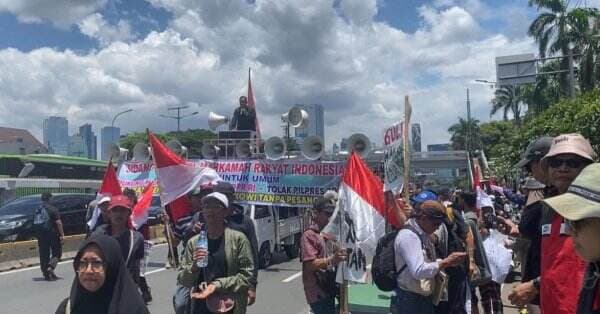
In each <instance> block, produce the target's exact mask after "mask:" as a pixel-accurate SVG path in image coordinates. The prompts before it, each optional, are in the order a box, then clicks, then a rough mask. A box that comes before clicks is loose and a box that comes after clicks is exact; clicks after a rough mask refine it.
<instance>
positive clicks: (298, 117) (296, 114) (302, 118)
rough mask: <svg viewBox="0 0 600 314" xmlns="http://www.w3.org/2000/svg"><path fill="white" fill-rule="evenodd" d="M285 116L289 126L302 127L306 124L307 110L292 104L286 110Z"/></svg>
mask: <svg viewBox="0 0 600 314" xmlns="http://www.w3.org/2000/svg"><path fill="white" fill-rule="evenodd" d="M287 118H288V121H289V122H290V126H292V127H294V128H304V127H306V126H307V125H308V112H306V111H305V110H303V109H302V108H300V107H298V106H294V107H292V109H290V111H288V116H287Z"/></svg>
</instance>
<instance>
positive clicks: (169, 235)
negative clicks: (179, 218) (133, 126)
mask: <svg viewBox="0 0 600 314" xmlns="http://www.w3.org/2000/svg"><path fill="white" fill-rule="evenodd" d="M146 136H147V137H148V145H150V147H152V146H151V144H150V129H146ZM150 154H151V155H152V162H153V163H154V167H156V158H154V149H150ZM156 179H157V181H158V176H157V177H156ZM157 184H158V182H157ZM159 189H160V186H159ZM158 197H160V204H161V205H162V204H163V199H162V194H161V193H158ZM163 215H167V217H169V220H168V222H167V224H166V225H165V231H166V232H167V246H168V247H169V253H170V254H171V258H173V259H174V262H175V265H174V266H175V267H179V261H178V260H175V256H176V255H177V254H175V248H174V247H173V238H172V233H171V224H172V223H174V222H172V221H171V217H170V216H169V214H168V213H167V209H166V208H163Z"/></svg>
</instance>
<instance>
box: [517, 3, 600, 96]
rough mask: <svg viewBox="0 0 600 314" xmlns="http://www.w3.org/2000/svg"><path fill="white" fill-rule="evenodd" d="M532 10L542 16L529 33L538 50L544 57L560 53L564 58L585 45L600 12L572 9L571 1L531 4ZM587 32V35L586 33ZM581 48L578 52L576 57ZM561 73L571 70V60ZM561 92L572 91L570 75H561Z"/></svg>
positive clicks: (535, 21)
mask: <svg viewBox="0 0 600 314" xmlns="http://www.w3.org/2000/svg"><path fill="white" fill-rule="evenodd" d="M529 5H530V6H535V7H537V10H538V11H541V13H540V15H538V16H537V18H536V19H535V20H534V21H533V22H532V23H531V25H530V26H529V30H528V33H529V35H530V36H532V37H533V38H534V39H535V41H536V42H537V43H538V46H539V53H540V56H541V57H545V56H546V55H555V54H557V53H559V52H560V54H561V55H562V56H568V55H569V45H570V44H573V45H574V46H575V47H577V44H581V43H582V42H585V41H586V39H585V34H586V32H587V27H589V24H590V21H591V20H593V19H592V18H593V17H594V16H595V15H596V13H597V10H595V9H590V8H572V9H570V8H569V1H565V0H529ZM584 30H585V31H584ZM579 49H580V48H579V47H578V48H576V49H575V51H574V53H576V52H577V51H578V50H579ZM560 63H561V69H568V60H567V58H563V59H562V60H561V62H560ZM560 85H561V91H562V93H563V94H564V95H566V94H567V91H568V90H569V81H568V75H567V73H561V74H560Z"/></svg>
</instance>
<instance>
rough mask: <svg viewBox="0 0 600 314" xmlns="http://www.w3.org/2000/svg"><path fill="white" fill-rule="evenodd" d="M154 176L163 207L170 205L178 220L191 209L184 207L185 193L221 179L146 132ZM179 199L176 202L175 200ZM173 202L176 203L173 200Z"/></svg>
mask: <svg viewBox="0 0 600 314" xmlns="http://www.w3.org/2000/svg"><path fill="white" fill-rule="evenodd" d="M148 137H149V140H150V146H151V147H152V155H153V160H154V165H155V167H156V177H157V181H158V186H159V188H160V196H161V203H162V206H166V205H168V204H171V203H173V204H171V206H170V208H171V215H172V216H173V220H174V221H177V219H179V218H180V217H182V216H184V215H186V214H187V213H189V211H190V207H189V206H186V205H187V204H189V203H188V202H187V193H188V192H190V191H191V190H193V189H194V188H195V187H197V186H201V185H212V184H216V183H217V182H218V181H221V178H220V177H219V174H218V173H217V172H216V171H215V170H214V169H212V168H208V167H203V168H197V167H194V165H192V164H188V163H187V162H186V161H185V160H184V159H183V158H181V157H180V156H179V155H177V154H175V153H173V152H172V151H171V150H170V149H169V148H168V147H167V146H165V145H164V144H163V143H162V142H161V141H160V140H159V139H158V138H157V137H156V136H155V135H154V134H152V133H150V132H148ZM178 199H182V200H179V201H178V202H175V201H176V200H178ZM174 202H175V203H174Z"/></svg>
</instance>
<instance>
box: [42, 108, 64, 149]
mask: <svg viewBox="0 0 600 314" xmlns="http://www.w3.org/2000/svg"><path fill="white" fill-rule="evenodd" d="M43 133H44V134H43V136H44V145H46V147H48V150H49V151H50V152H51V153H53V154H58V155H65V156H66V155H67V154H68V153H69V121H67V118H65V117H54V116H53V117H48V118H46V119H45V120H44V130H43Z"/></svg>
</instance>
